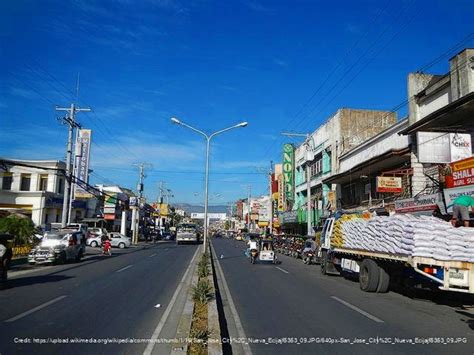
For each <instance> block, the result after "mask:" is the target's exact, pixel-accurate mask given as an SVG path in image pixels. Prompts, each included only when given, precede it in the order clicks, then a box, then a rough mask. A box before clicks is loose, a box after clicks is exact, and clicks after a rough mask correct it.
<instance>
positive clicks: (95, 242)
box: [86, 235, 102, 248]
mask: <svg viewBox="0 0 474 355" xmlns="http://www.w3.org/2000/svg"><path fill="white" fill-rule="evenodd" d="M86 245H88V246H90V247H92V248H97V247H100V246H102V236H99V235H91V236H90V237H89V238H87V240H86Z"/></svg>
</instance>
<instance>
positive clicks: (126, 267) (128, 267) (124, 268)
mask: <svg viewBox="0 0 474 355" xmlns="http://www.w3.org/2000/svg"><path fill="white" fill-rule="evenodd" d="M132 266H133V265H128V266H125V267H123V268H121V269H119V270H117V271H115V272H122V271H124V270H127V269H130V268H131V267H132Z"/></svg>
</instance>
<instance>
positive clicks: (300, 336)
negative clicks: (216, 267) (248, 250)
mask: <svg viewBox="0 0 474 355" xmlns="http://www.w3.org/2000/svg"><path fill="white" fill-rule="evenodd" d="M212 243H213V245H214V248H215V251H216V257H217V258H218V260H219V263H220V265H221V267H222V270H223V273H224V276H225V279H226V281H227V284H228V287H229V291H230V293H231V296H232V298H233V301H234V303H235V308H236V310H237V313H238V315H239V317H240V320H241V323H242V326H243V329H244V332H245V335H246V337H247V338H252V339H251V340H250V342H249V341H248V340H246V341H247V342H249V344H250V349H251V350H252V352H253V353H254V354H275V353H281V354H305V353H308V354H314V353H317V352H319V353H324V354H327V353H348V352H349V353H373V354H380V353H384V354H385V353H407V352H410V353H444V354H445V353H447V352H451V353H453V354H473V353H474V302H473V301H472V300H473V298H468V299H466V298H464V299H462V301H461V302H460V303H463V302H464V303H466V301H467V303H468V304H467V305H466V304H464V305H461V304H460V303H459V302H456V304H455V305H453V304H452V302H453V301H452V300H450V299H449V298H447V297H445V296H441V297H440V296H437V297H436V301H433V299H432V298H433V297H434V295H433V294H427V295H426V294H423V297H422V298H416V299H413V298H409V297H407V296H405V295H402V294H400V293H396V292H389V293H386V294H373V293H365V292H362V291H361V290H360V289H359V284H358V282H354V281H351V280H346V279H344V278H342V277H339V276H323V275H321V274H320V271H319V265H304V264H303V263H302V261H301V259H293V258H290V257H286V256H281V255H279V258H280V261H281V264H280V265H272V264H255V265H252V264H251V263H250V262H249V260H248V259H247V258H246V257H245V256H244V255H243V250H244V249H245V243H244V242H239V241H235V240H229V239H216V240H213V241H212ZM418 296H419V297H420V295H418ZM226 312H228V310H227V311H226ZM226 318H227V316H226ZM285 338H286V339H285ZM321 338H323V339H321ZM436 338H439V339H436ZM441 338H443V339H441ZM237 341H240V340H237ZM256 341H260V342H266V343H267V344H265V343H258V344H257V343H255V342H256ZM278 341H281V342H282V343H281V344H272V342H278ZM285 341H286V344H285V343H284V342H285ZM321 341H325V342H326V343H324V344H321V343H318V342H321ZM396 341H400V342H402V341H406V342H409V341H411V342H413V343H414V342H416V341H419V342H420V341H426V342H428V343H427V344H409V343H405V344H403V343H395V342H396ZM436 341H443V344H430V343H429V342H436ZM289 342H296V343H298V342H299V343H300V344H289ZM336 342H339V343H336ZM345 342H352V343H353V344H350V343H345ZM357 342H365V344H364V343H362V344H361V343H357ZM444 343H446V344H444Z"/></svg>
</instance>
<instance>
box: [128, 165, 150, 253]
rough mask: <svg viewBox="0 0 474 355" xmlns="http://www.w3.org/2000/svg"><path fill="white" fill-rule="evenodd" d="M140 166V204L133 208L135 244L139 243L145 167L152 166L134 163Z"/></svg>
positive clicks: (133, 238)
mask: <svg viewBox="0 0 474 355" xmlns="http://www.w3.org/2000/svg"><path fill="white" fill-rule="evenodd" d="M133 165H134V166H138V173H139V181H140V182H139V183H138V185H137V192H138V206H133V207H134V208H133V209H132V241H133V243H134V244H138V229H139V227H140V207H141V205H142V203H143V182H144V180H145V177H146V176H145V168H149V167H151V165H150V164H148V163H138V164H133ZM134 212H135V213H134Z"/></svg>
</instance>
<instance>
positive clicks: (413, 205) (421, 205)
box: [395, 194, 442, 213]
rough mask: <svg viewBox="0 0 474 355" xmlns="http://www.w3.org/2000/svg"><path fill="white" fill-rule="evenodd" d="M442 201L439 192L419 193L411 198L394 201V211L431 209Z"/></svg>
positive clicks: (409, 211)
mask: <svg viewBox="0 0 474 355" xmlns="http://www.w3.org/2000/svg"><path fill="white" fill-rule="evenodd" d="M440 201H442V200H441V198H440V195H439V194H429V195H419V196H416V197H413V198H407V199H403V200H396V201H395V212H397V213H413V212H421V211H432V210H435V209H436V206H437V205H438V203H439V202H440Z"/></svg>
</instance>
